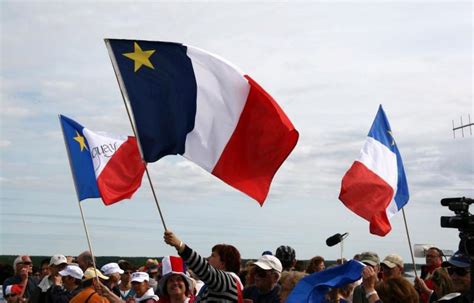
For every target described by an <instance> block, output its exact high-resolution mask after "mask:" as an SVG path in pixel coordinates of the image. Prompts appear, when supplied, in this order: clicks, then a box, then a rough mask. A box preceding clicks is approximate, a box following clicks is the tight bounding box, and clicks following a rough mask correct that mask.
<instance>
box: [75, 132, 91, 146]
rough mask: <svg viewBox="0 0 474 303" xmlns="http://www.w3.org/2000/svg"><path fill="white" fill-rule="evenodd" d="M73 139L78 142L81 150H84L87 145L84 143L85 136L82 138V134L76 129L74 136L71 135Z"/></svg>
mask: <svg viewBox="0 0 474 303" xmlns="http://www.w3.org/2000/svg"><path fill="white" fill-rule="evenodd" d="M73 139H74V140H76V141H77V142H79V146H80V147H81V151H83V150H84V148H85V149H86V150H88V149H87V145H86V138H84V137H83V136H81V135H79V133H78V132H77V131H76V136H75V137H73Z"/></svg>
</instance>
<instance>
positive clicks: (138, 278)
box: [131, 271, 150, 283]
mask: <svg viewBox="0 0 474 303" xmlns="http://www.w3.org/2000/svg"><path fill="white" fill-rule="evenodd" d="M143 281H150V276H149V275H148V274H147V273H146V272H142V271H137V272H134V273H132V281H131V282H140V283H141V282H143Z"/></svg>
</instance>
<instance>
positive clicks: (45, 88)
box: [0, 1, 474, 263]
mask: <svg viewBox="0 0 474 303" xmlns="http://www.w3.org/2000/svg"><path fill="white" fill-rule="evenodd" d="M0 11H1V18H0V20H1V21H0V25H1V61H0V63H1V64H0V66H1V71H0V83H1V110H0V153H1V158H0V254H30V255H53V254H56V253H61V254H64V255H77V254H79V253H80V252H82V251H84V250H87V249H88V246H87V240H86V236H85V232H84V226H83V224H82V220H81V215H80V211H79V206H78V202H77V198H76V193H75V189H74V185H73V180H72V176H71V172H70V169H69V164H68V159H67V154H66V150H65V146H64V142H63V137H62V134H61V129H60V125H59V121H58V114H64V115H66V116H68V117H70V118H72V119H74V120H76V121H78V122H79V123H81V124H82V125H84V126H85V127H87V128H89V129H91V130H96V131H106V132H108V133H113V134H117V135H125V134H131V132H132V130H131V127H130V124H129V122H128V119H127V115H126V111H125V108H124V105H123V101H122V97H121V94H120V90H119V87H118V84H117V81H116V78H115V75H114V71H113V68H112V65H111V62H110V58H109V56H108V53H107V49H106V47H105V44H104V38H126V39H142V40H152V41H173V42H181V43H184V44H187V45H192V46H196V47H199V48H202V49H205V50H207V51H210V52H212V53H215V54H218V55H219V56H222V57H223V58H225V59H227V60H228V61H230V62H232V63H233V64H235V65H236V66H238V67H239V68H240V69H241V70H243V71H244V72H245V73H247V74H248V75H250V76H251V77H252V78H253V79H255V80H256V81H257V82H258V83H259V84H260V85H261V86H262V87H264V88H265V89H266V90H267V91H268V92H269V93H270V94H271V95H272V96H273V97H274V98H275V100H277V102H278V104H279V105H280V106H281V107H282V109H283V110H284V111H285V112H286V114H287V116H288V117H289V118H290V120H291V121H292V122H293V124H294V125H295V127H296V129H297V130H298V131H299V133H300V137H299V141H298V144H297V145H296V147H295V149H294V150H293V152H292V153H291V154H290V156H289V157H288V159H287V160H286V161H285V162H284V164H283V165H282V166H281V168H280V169H279V171H278V172H277V174H276V175H275V178H274V180H273V183H272V186H271V188H270V193H269V196H268V198H267V200H266V202H265V204H264V206H263V207H260V206H259V205H258V203H257V202H255V201H254V200H252V199H251V198H249V197H247V196H246V195H244V194H242V193H240V192H239V191H237V190H235V189H234V188H232V187H229V186H228V185H226V184H225V183H223V182H222V181H220V180H219V179H217V178H215V177H214V176H212V175H210V174H209V173H207V172H205V171H204V170H203V169H201V168H200V167H198V166H196V165H194V164H193V163H191V162H189V161H187V160H186V159H184V158H182V157H180V156H167V157H165V158H163V159H160V160H159V161H158V162H155V163H152V164H150V165H149V171H150V174H151V179H152V183H153V186H154V188H155V190H156V193H157V196H158V200H159V203H160V206H161V209H162V211H163V216H164V219H165V222H166V225H167V227H168V228H169V229H170V230H173V231H174V232H175V233H176V234H177V235H178V237H180V238H181V239H182V240H183V241H184V242H185V243H187V244H188V245H189V246H190V247H192V248H194V249H196V250H197V251H198V252H199V253H201V254H202V255H204V256H207V255H209V254H210V249H211V248H212V246H213V245H215V244H217V243H228V244H232V245H234V246H236V247H237V248H238V249H239V250H240V252H241V255H242V257H243V258H258V256H259V255H260V254H261V252H263V251H265V250H271V251H273V252H274V251H275V250H276V248H277V247H278V246H280V245H290V246H292V247H293V248H295V250H296V257H297V258H298V259H309V258H311V257H313V256H316V255H321V256H323V257H325V258H326V259H336V258H339V257H340V256H341V250H340V247H339V246H335V247H327V246H326V244H325V239H326V238H327V237H329V236H331V235H333V234H335V233H343V232H349V236H348V238H347V239H346V240H345V241H344V246H343V248H344V250H343V256H344V257H346V258H351V257H352V256H353V255H354V254H356V253H360V252H362V251H367V250H371V251H375V252H377V253H378V254H379V255H380V256H381V257H384V256H385V255H387V254H390V253H398V254H400V255H401V256H402V257H403V258H404V260H405V262H406V263H409V262H410V250H409V245H408V242H407V235H406V231H405V226H404V221H403V216H402V213H398V214H397V215H395V216H394V217H393V218H392V219H391V224H392V228H393V229H392V231H391V232H390V233H389V234H388V235H387V236H386V237H379V236H375V235H371V234H369V226H368V222H366V221H365V220H363V219H362V218H360V217H358V216H356V215H355V214H353V213H352V212H351V211H350V210H348V209H347V208H346V207H345V206H344V205H343V204H342V203H341V202H340V201H339V200H338V196H339V190H340V182H341V179H342V177H343V175H344V173H345V172H346V171H347V169H348V168H349V167H350V166H351V165H352V163H353V161H354V160H355V159H356V158H357V157H358V155H359V151H360V149H361V147H362V145H363V143H364V141H365V138H366V135H367V133H368V131H369V129H370V126H371V124H372V121H373V119H374V117H375V114H376V112H377V109H378V106H379V104H382V105H383V107H384V109H385V112H386V114H387V116H388V119H389V121H390V124H391V127H392V131H393V135H394V138H395V140H396V142H397V145H398V148H399V150H400V153H401V155H402V158H403V162H404V166H405V171H406V175H407V179H408V186H409V190H410V201H409V202H408V204H407V205H406V207H405V214H406V219H407V225H408V228H409V235H410V238H411V241H412V245H413V244H434V245H437V246H439V247H441V248H442V249H451V250H456V247H457V245H458V241H459V239H458V231H457V230H456V229H445V228H441V227H440V216H451V215H454V214H453V213H452V212H451V211H449V210H448V209H447V208H446V207H442V206H441V205H440V200H441V199H442V198H446V197H461V196H466V197H472V198H474V186H473V184H474V152H473V151H474V136H473V135H470V133H469V129H465V134H464V137H462V135H461V132H457V133H456V138H454V137H453V131H452V128H453V120H454V124H455V126H458V125H459V124H460V118H461V117H462V119H463V121H464V123H466V121H468V117H469V115H470V118H471V121H472V120H474V115H473V101H472V94H473V84H472V83H473V79H472V72H473V61H472V54H473V50H472V37H473V36H472V29H473V26H472V25H473V24H472V20H473V19H472V12H473V10H472V3H471V2H470V1H466V2H455V1H449V2H442V1H436V2H435V1H425V2H413V1H403V2H402V1H390V2H388V1H382V2H378V1H377V2H375V1H374V2H368V1H347V2H329V1H323V2H296V3H286V2H237V1H235V2H234V1H226V2H219V3H217V2H177V3H175V2H156V1H153V2H151V1H150V2H148V1H133V2H126V1H123V2H115V1H102V2H96V1H77V2H76V1H66V2H64V1H61V2H59V1H57V2H55V1H48V2H39V1H31V2H28V1H2V2H1V4H0ZM82 208H83V211H84V217H85V222H86V224H87V228H88V232H89V234H90V238H91V244H92V248H93V252H94V254H96V255H98V256H103V255H106V256H109V255H116V256H157V257H158V256H164V255H170V254H176V253H175V250H174V249H173V248H171V247H169V246H167V245H166V244H165V243H164V241H163V231H164V229H163V225H162V222H161V220H160V217H159V215H158V211H157V207H156V205H155V202H154V200H153V197H152V194H151V190H150V184H149V183H148V182H147V180H146V179H144V180H143V183H142V186H141V188H140V189H139V190H138V191H137V193H136V194H135V195H134V196H133V198H132V199H131V200H125V201H122V202H120V203H117V204H114V205H112V206H109V207H106V206H104V205H103V204H102V201H101V200H99V199H88V200H85V201H83V202H82ZM471 210H472V207H471ZM416 261H417V262H422V261H423V260H422V259H417V260H416Z"/></svg>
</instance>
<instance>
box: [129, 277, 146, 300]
mask: <svg viewBox="0 0 474 303" xmlns="http://www.w3.org/2000/svg"><path fill="white" fill-rule="evenodd" d="M148 281H150V276H149V275H148V274H147V273H146V272H141V271H137V272H134V273H133V274H132V288H133V290H134V291H135V293H136V294H137V298H141V297H142V296H143V295H144V294H145V293H146V292H147V291H148V289H149V288H150V285H149V284H148Z"/></svg>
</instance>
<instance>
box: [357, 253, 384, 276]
mask: <svg viewBox="0 0 474 303" xmlns="http://www.w3.org/2000/svg"><path fill="white" fill-rule="evenodd" d="M360 262H362V263H364V264H365V265H367V266H370V267H372V268H373V269H374V271H375V273H377V274H378V272H379V271H380V258H379V255H377V254H376V253H374V252H371V251H365V252H363V253H361V254H360Z"/></svg>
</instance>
